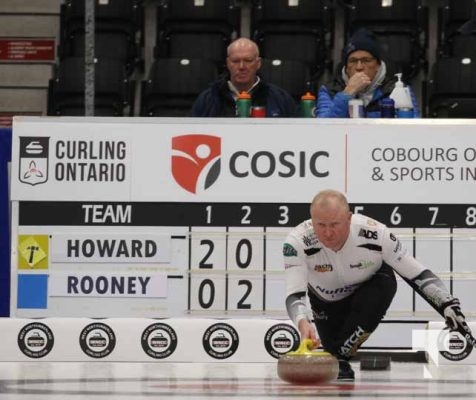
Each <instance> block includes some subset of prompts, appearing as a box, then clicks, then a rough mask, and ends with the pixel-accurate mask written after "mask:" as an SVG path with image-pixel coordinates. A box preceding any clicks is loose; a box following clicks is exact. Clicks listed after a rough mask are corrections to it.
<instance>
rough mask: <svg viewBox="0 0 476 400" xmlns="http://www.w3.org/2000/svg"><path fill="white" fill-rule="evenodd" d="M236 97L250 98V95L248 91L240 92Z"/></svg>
mask: <svg viewBox="0 0 476 400" xmlns="http://www.w3.org/2000/svg"><path fill="white" fill-rule="evenodd" d="M238 98H239V99H251V96H250V94H249V93H248V92H241V93H240V94H239V95H238Z"/></svg>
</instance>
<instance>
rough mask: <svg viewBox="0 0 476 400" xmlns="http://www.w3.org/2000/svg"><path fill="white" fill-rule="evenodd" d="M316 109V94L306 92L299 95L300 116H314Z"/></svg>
mask: <svg viewBox="0 0 476 400" xmlns="http://www.w3.org/2000/svg"><path fill="white" fill-rule="evenodd" d="M315 111H316V96H314V95H313V94H312V93H311V92H306V93H305V94H303V95H302V96H301V117H303V118H314V117H315V116H316V115H315Z"/></svg>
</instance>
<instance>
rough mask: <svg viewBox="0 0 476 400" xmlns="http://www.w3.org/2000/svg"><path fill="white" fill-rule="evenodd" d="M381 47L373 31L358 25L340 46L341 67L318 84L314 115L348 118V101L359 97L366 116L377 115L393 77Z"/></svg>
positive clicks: (415, 105) (417, 114)
mask: <svg viewBox="0 0 476 400" xmlns="http://www.w3.org/2000/svg"><path fill="white" fill-rule="evenodd" d="M381 55H382V50H381V48H380V46H379V44H378V42H377V40H376V39H375V37H374V35H373V34H372V33H371V32H370V31H368V30H366V29H360V30H358V31H356V32H355V33H354V35H353V36H352V37H351V39H350V40H349V43H348V44H347V46H346V47H345V49H344V59H343V67H342V70H341V71H339V73H338V75H337V76H336V77H335V79H334V81H333V82H332V83H331V84H329V85H322V86H321V88H320V89H319V93H318V99H317V113H316V116H317V117H318V118H349V106H348V102H349V100H351V99H362V100H363V102H364V109H365V113H366V115H367V116H372V115H378V111H380V105H379V102H380V100H382V99H383V98H386V97H389V96H390V94H391V92H392V90H393V88H394V87H395V82H396V80H397V79H396V77H395V76H388V75H387V65H386V64H385V62H384V61H383V60H382V56H381ZM410 94H411V97H412V103H413V114H414V117H415V118H417V117H420V108H419V106H418V102H417V99H416V96H415V93H414V92H413V90H412V88H411V87H410Z"/></svg>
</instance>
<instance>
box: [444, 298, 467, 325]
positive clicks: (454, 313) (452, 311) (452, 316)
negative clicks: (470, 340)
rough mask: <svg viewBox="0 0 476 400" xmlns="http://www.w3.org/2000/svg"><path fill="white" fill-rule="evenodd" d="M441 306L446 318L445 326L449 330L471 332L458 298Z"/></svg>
mask: <svg viewBox="0 0 476 400" xmlns="http://www.w3.org/2000/svg"><path fill="white" fill-rule="evenodd" d="M441 308H442V309H443V316H444V317H445V320H446V326H447V327H448V328H449V329H450V331H460V332H468V333H471V330H470V329H469V326H468V324H467V323H466V321H465V319H464V314H463V313H462V312H461V308H460V304H459V300H458V299H452V300H450V301H447V302H446V303H444V304H443V305H442V307H441Z"/></svg>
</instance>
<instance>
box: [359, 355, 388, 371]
mask: <svg viewBox="0 0 476 400" xmlns="http://www.w3.org/2000/svg"><path fill="white" fill-rule="evenodd" d="M390 361H391V357H390V356H387V355H383V354H374V355H366V356H363V357H362V358H361V359H360V369H361V370H362V371H364V370H368V371H385V370H389V369H390Z"/></svg>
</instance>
